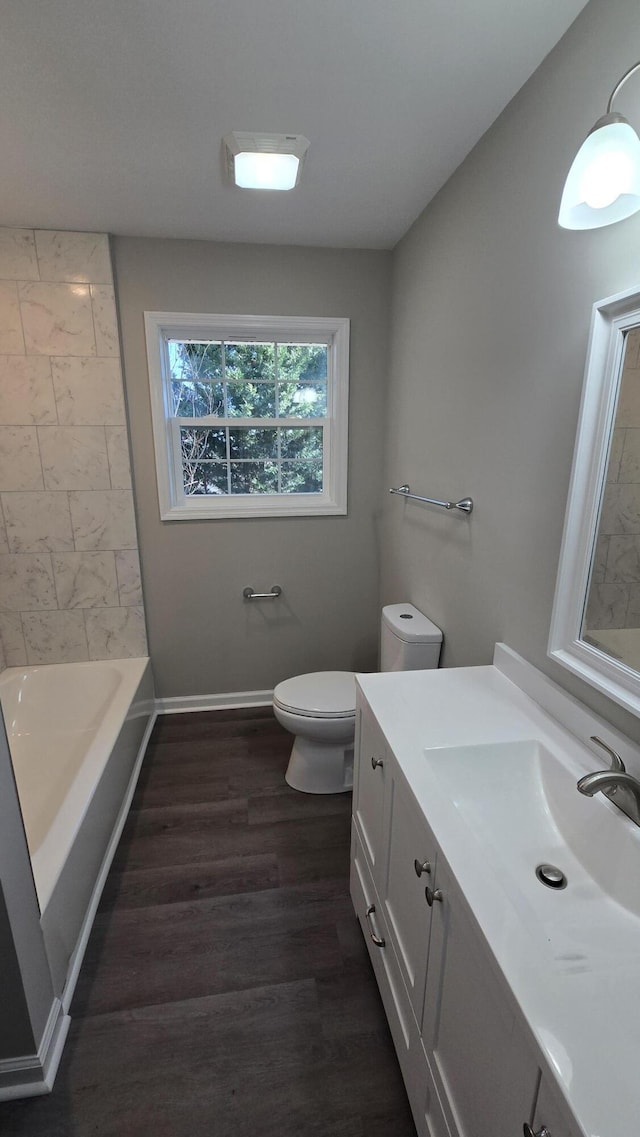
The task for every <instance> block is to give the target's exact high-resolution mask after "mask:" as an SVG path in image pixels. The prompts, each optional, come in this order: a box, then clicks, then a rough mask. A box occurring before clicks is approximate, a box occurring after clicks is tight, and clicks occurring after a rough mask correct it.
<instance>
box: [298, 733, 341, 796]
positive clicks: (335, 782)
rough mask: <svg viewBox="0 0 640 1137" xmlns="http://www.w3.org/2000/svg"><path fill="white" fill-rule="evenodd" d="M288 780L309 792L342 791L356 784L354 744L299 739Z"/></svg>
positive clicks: (302, 790)
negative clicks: (346, 744)
mask: <svg viewBox="0 0 640 1137" xmlns="http://www.w3.org/2000/svg"><path fill="white" fill-rule="evenodd" d="M285 781H286V782H287V784H288V785H290V786H291V787H292V789H294V790H300V791H301V793H305V794H340V793H345V792H346V791H347V790H350V789H351V788H352V786H353V746H345V745H344V744H343V745H342V746H341V745H339V744H338V745H336V744H335V743H333V744H330V745H327V744H324V743H321V742H317V741H315V740H313V739H309V738H300V737H299V736H298V737H297V738H296V740H295V742H294V744H293V749H292V751H291V757H290V758H289V765H288V766H287V772H286V774H285Z"/></svg>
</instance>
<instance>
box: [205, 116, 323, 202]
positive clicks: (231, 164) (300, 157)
mask: <svg viewBox="0 0 640 1137" xmlns="http://www.w3.org/2000/svg"><path fill="white" fill-rule="evenodd" d="M222 145H223V150H224V155H225V162H226V168H227V174H228V176H229V180H230V181H231V182H232V183H234V184H235V185H237V186H240V188H241V189H261V190H290V189H293V188H294V186H297V184H298V182H299V181H300V173H301V170H302V164H303V162H304V158H305V155H306V152H307V150H308V149H309V140H308V138H305V137H304V135H302V134H254V133H248V132H242V131H238V130H232V131H231V134H227V135H225V137H224V138H223V140H222Z"/></svg>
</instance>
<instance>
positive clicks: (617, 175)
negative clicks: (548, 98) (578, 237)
mask: <svg viewBox="0 0 640 1137" xmlns="http://www.w3.org/2000/svg"><path fill="white" fill-rule="evenodd" d="M639 69H640V63H634V65H633V67H630V68H629V70H628V71H627V72H626V73H625V74H624V75H623V76H622V79H621V80H620V82H619V83H618V84H617V85H616V86H615V87H614V89H613V91H612V92H611V95H610V97H609V102H608V103H607V113H606V114H605V115H603V116H602V118H599V119H598V121H597V122H596V124H595V125H594V126H593V127H592V128H591V130H590V131H589V133H588V135H587V137H586V138H585V140H584V142H583V143H582V146H581V147H580V149H579V150H578V153H577V154H576V156H575V158H574V160H573V164H572V166H571V169H570V170H569V173H568V174H567V180H566V182H565V186H564V192H563V194H562V201H561V202H560V213H559V214H558V224H559V225H561V226H562V228H563V229H598V228H600V227H601V226H602V225H613V223H614V222H616V221H623V220H624V218H625V217H631V215H632V214H633V213H636V212H637V211H638V210H639V209H640V139H639V138H638V135H637V134H636V132H635V130H634V129H633V127H632V126H631V124H630V123H629V122H627V120H626V118H625V117H624V116H623V115H621V114H618V113H617V111H612V110H611V107H612V105H613V100H614V99H615V97H616V95H617V94H618V92H619V91H620V88H621V87H622V86H623V84H624V83H626V81H627V79H630V78H631V76H632V75H633V74H634V73H635V72H636V71H638V70H639Z"/></svg>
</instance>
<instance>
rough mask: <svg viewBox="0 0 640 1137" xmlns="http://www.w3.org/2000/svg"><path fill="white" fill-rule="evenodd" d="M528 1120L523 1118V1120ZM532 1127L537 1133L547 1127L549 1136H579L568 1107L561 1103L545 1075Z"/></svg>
mask: <svg viewBox="0 0 640 1137" xmlns="http://www.w3.org/2000/svg"><path fill="white" fill-rule="evenodd" d="M528 1120H529V1119H528V1118H523V1121H528ZM532 1128H533V1130H534V1132H535V1133H539V1132H540V1130H541V1129H546V1130H547V1131H548V1133H549V1137H578V1128H577V1126H576V1124H575V1122H573V1121H572V1120H570V1117H569V1112H568V1107H567V1106H562V1105H561V1104H560V1102H559V1100H558V1095H557V1092H556V1093H554V1092H553V1091H552V1090H551V1088H550V1086H549V1083H548V1081H547V1078H546V1077H545V1076H544V1075H543V1077H542V1080H541V1082H540V1090H539V1092H538V1100H537V1102H536V1111H535V1114H534V1118H533V1122H532Z"/></svg>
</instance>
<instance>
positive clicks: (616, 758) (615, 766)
mask: <svg viewBox="0 0 640 1137" xmlns="http://www.w3.org/2000/svg"><path fill="white" fill-rule="evenodd" d="M591 742H595V743H597V745H598V746H601V747H602V749H603V750H605V751H606V752H607V754H608V755H609V757H610V759H611V769H612V770H618V771H619V773H621V774H624V773H625V772H626V767H625V764H624V762H623V761H622V758H621V757H620V755H619V754H618V752H617V751H616V750H613V749H612V747H611V746H607V743H606V742H603V741H602V739H601V738H598V736H597V734H592V735H591Z"/></svg>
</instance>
